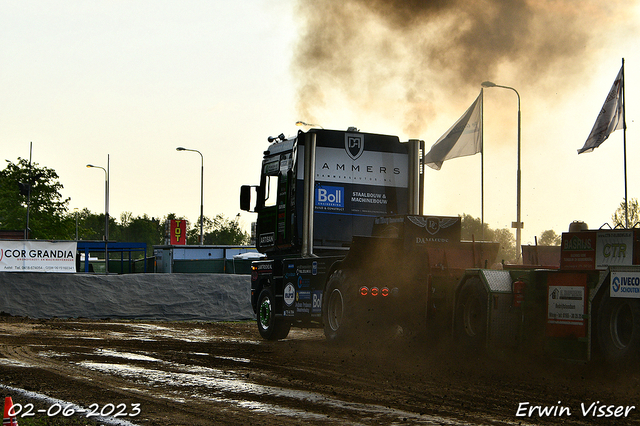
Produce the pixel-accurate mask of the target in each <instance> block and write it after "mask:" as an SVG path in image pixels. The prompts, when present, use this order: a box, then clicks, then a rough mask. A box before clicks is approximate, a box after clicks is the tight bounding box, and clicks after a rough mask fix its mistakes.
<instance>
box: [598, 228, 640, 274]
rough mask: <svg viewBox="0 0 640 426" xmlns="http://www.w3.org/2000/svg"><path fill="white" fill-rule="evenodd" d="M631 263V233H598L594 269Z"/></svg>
mask: <svg viewBox="0 0 640 426" xmlns="http://www.w3.org/2000/svg"><path fill="white" fill-rule="evenodd" d="M632 261H633V233H632V232H627V231H622V232H621V231H618V232H598V240H597V242H596V269H606V268H607V267H608V266H619V265H631V264H632Z"/></svg>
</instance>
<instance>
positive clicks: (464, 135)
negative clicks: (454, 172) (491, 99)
mask: <svg viewBox="0 0 640 426" xmlns="http://www.w3.org/2000/svg"><path fill="white" fill-rule="evenodd" d="M481 114H482V90H480V94H479V95H478V97H477V98H476V100H475V102H474V103H473V104H472V105H471V106H470V107H469V109H468V110H467V111H466V112H465V113H464V115H463V116H462V117H460V118H459V119H458V121H456V123H455V124H454V125H453V126H451V128H450V129H449V130H447V133H445V134H444V135H442V136H441V137H440V139H438V141H437V142H436V143H434V144H433V146H432V147H431V150H430V151H429V152H428V153H427V154H426V155H425V156H424V163H425V164H426V165H427V166H429V167H431V168H432V169H436V170H440V168H441V167H442V163H444V161H445V160H449V159H451V158H457V157H465V156H467V155H474V154H477V153H478V152H480V151H481V150H482V115H481Z"/></svg>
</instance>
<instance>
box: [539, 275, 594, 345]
mask: <svg viewBox="0 0 640 426" xmlns="http://www.w3.org/2000/svg"><path fill="white" fill-rule="evenodd" d="M547 288H548V292H547V296H548V298H547V336H551V337H585V336H586V331H587V327H586V322H585V314H586V312H587V311H586V309H587V275H586V274H579V273H570V274H562V273H558V274H550V275H549V278H548V281H547Z"/></svg>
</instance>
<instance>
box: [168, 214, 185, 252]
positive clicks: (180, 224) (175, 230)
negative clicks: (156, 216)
mask: <svg viewBox="0 0 640 426" xmlns="http://www.w3.org/2000/svg"><path fill="white" fill-rule="evenodd" d="M169 232H170V244H171V245H177V246H183V245H186V244H187V221H186V220H179V219H171V225H170V227H169Z"/></svg>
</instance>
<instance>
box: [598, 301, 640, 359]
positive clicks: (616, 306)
mask: <svg viewBox="0 0 640 426" xmlns="http://www.w3.org/2000/svg"><path fill="white" fill-rule="evenodd" d="M597 330H598V342H599V344H600V349H601V350H602V354H603V355H604V357H605V359H606V360H607V361H609V362H620V361H629V360H634V359H637V358H638V357H639V355H640V300H637V299H622V298H612V297H610V296H609V292H608V291H606V292H605V294H604V296H603V298H602V301H601V303H600V307H599V308H598V320H597Z"/></svg>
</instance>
